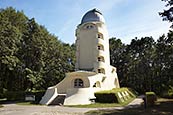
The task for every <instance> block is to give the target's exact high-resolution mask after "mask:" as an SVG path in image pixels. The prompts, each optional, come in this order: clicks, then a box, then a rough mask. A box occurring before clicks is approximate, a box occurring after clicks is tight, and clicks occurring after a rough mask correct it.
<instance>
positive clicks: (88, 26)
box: [86, 25, 94, 29]
mask: <svg viewBox="0 0 173 115" xmlns="http://www.w3.org/2000/svg"><path fill="white" fill-rule="evenodd" d="M92 28H94V26H93V25H87V26H86V29H92Z"/></svg>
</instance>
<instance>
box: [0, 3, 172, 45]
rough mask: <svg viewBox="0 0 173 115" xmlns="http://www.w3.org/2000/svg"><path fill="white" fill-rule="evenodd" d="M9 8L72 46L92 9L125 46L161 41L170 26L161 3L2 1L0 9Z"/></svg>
mask: <svg viewBox="0 0 173 115" xmlns="http://www.w3.org/2000/svg"><path fill="white" fill-rule="evenodd" d="M9 6H12V7H14V8H15V9H16V10H19V11H21V10H23V11H24V13H25V14H26V15H27V16H28V17H29V18H35V20H36V21H37V22H38V23H39V24H41V25H44V26H45V27H46V28H47V30H48V31H49V32H50V33H52V34H54V35H56V36H57V37H58V39H60V40H61V41H63V42H66V43H70V44H71V43H74V42H75V29H76V27H77V25H78V24H80V21H81V19H82V16H83V15H84V14H85V13H86V12H87V11H89V10H91V9H93V8H97V9H99V10H100V11H101V12H102V14H103V16H104V18H105V20H106V25H107V29H108V32H109V36H110V37H117V38H120V39H121V40H122V42H123V43H126V44H128V43H130V41H131V39H133V38H135V37H138V38H140V37H145V36H153V38H154V39H158V38H159V36H161V35H162V34H164V33H167V32H168V30H169V26H170V24H169V23H168V22H163V21H162V18H161V17H160V16H159V15H158V12H161V11H163V9H164V8H165V3H164V2H162V1H161V0H0V8H6V7H9Z"/></svg>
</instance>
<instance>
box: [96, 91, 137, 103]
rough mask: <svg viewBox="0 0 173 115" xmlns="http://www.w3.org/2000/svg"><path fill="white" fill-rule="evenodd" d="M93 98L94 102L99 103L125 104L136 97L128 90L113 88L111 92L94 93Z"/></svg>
mask: <svg viewBox="0 0 173 115" xmlns="http://www.w3.org/2000/svg"><path fill="white" fill-rule="evenodd" d="M125 92H127V93H128V95H123V93H124V94H125ZM118 93H119V94H118ZM120 95H121V97H120ZM95 97H96V102H99V103H125V102H127V101H128V100H131V99H132V98H135V97H136V96H135V95H134V94H133V93H132V92H131V91H130V90H129V89H128V88H115V89H112V90H105V91H100V92H96V93H95Z"/></svg>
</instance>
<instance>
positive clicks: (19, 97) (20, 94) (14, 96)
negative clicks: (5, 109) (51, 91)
mask: <svg viewBox="0 0 173 115" xmlns="http://www.w3.org/2000/svg"><path fill="white" fill-rule="evenodd" d="M44 93H45V91H43V90H40V91H33V92H24V91H7V92H6V94H5V96H6V98H7V100H9V101H25V96H26V95H35V101H34V103H39V101H40V100H41V98H42V96H43V95H44Z"/></svg>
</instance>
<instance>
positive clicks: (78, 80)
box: [74, 78, 84, 88]
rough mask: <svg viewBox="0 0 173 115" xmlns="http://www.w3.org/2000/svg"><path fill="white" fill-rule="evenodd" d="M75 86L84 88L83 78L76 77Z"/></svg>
mask: <svg viewBox="0 0 173 115" xmlns="http://www.w3.org/2000/svg"><path fill="white" fill-rule="evenodd" d="M74 87H75V88H82V87H84V83H83V80H82V79H79V78H77V79H75V80H74Z"/></svg>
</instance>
